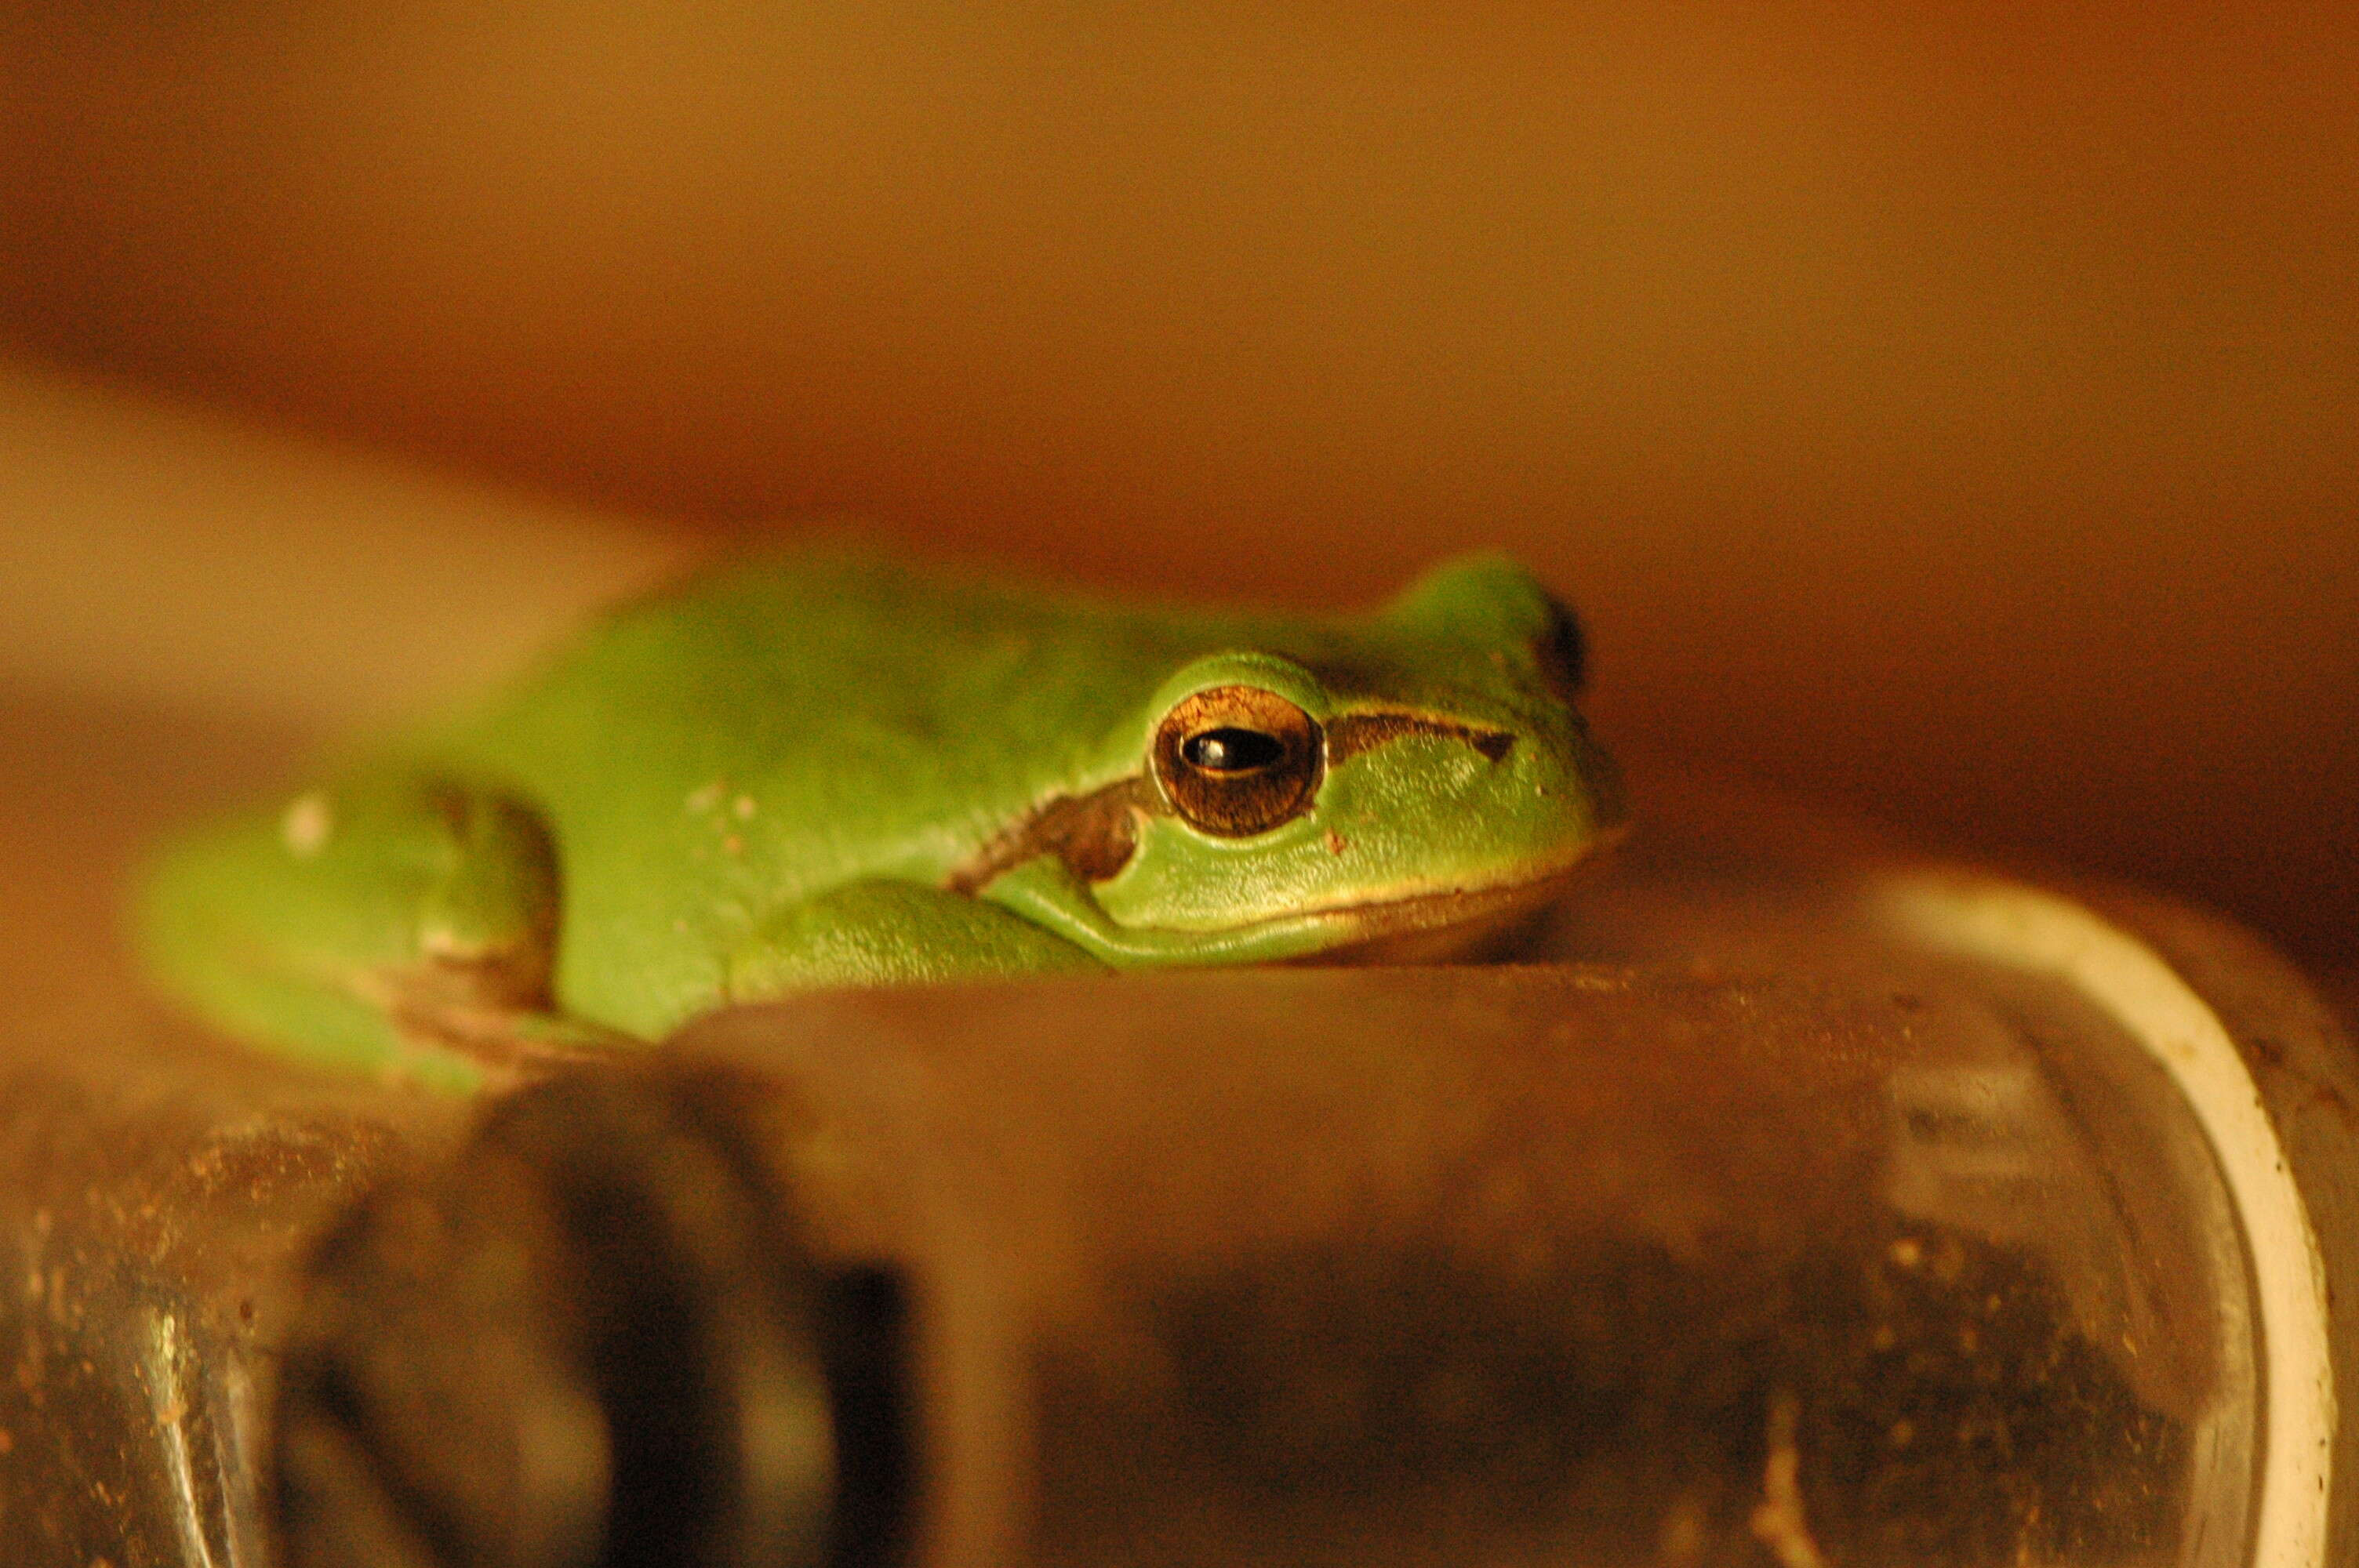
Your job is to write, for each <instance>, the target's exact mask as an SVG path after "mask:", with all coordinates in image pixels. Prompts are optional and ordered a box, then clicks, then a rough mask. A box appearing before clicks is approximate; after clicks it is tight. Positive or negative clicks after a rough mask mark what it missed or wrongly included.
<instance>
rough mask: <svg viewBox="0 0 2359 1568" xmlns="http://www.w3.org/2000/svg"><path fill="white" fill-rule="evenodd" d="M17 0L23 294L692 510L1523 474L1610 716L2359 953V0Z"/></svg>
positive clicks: (1340, 487)
mask: <svg viewBox="0 0 2359 1568" xmlns="http://www.w3.org/2000/svg"><path fill="white" fill-rule="evenodd" d="M5 18H6V19H5V20H0V332H5V336H6V337H7V338H10V339H13V340H14V341H16V343H17V344H18V345H19V346H20V347H25V348H29V349H31V350H33V351H38V352H42V353H46V354H49V355H51V356H54V357H60V358H64V359H68V360H72V361H77V362H85V363H91V364H95V365H98V366H102V367H105V368H108V369H110V370H113V371H114V372H118V373H128V374H131V375H134V376H136V377H140V378H145V379H147V380H149V381H151V382H157V383H161V384H168V385H170V386H173V387H176V388H179V389H183V390H190V391H194V392H196V393H198V394H200V395H204V396H207V397H210V398H213V399H216V400H220V401H223V402H227V403H232V404H235V405H240V406H246V407H248V408H253V409H259V410H263V411H266V412H267V413H269V414H271V415H272V416H277V417H281V418H284V419H288V420H291V421H296V422H299V423H302V424H305V425H309V426H311V427H319V428H321V429H326V430H330V431H334V432H339V433H342V434H346V435H352V436H358V437H361V438H367V439H372V440H378V441H384V442H389V443H396V444H399V445H401V446H405V447H408V448H411V449H417V450H419V451H422V452H425V453H428V454H430V455H431V456H433V457H434V458H436V459H437V460H443V461H447V462H452V463H456V464H460V465H465V466H469V467H472V468H473V469H476V470H483V471H485V472H488V473H490V474H492V475H494V476H495V477H498V478H501V479H503V480H506V481H523V482H526V483H527V484H531V485H535V486H538V487H541V488H543V489H546V490H549V491H553V492H564V493H566V494H569V495H571V496H572V497H575V498H578V499H582V500H586V501H590V502H593V503H603V504H609V505H620V506H626V507H630V508H634V509H639V510H644V511H646V512H648V513H651V514H658V515H660V516H663V517H666V518H670V519H677V520H679V522H680V523H681V524H685V525H689V526H694V527H703V528H737V527H753V526H761V525H765V520H770V519H776V518H779V517H782V516H789V515H791V514H795V513H797V512H799V511H801V510H803V509H806V508H810V507H827V508H831V509H850V510H853V511H857V512H860V513H863V514H868V515H870V516H873V517H875V518H876V519H878V520H879V522H880V524H881V525H882V526H884V527H886V528H888V529H890V530H891V531H892V532H894V533H895V534H897V535H902V536H904V537H907V538H909V539H912V540H917V541H924V542H927V543H929V544H935V545H940V546H947V547H951V548H955V549H958V550H961V551H963V552H967V553H980V554H986V555H994V556H999V557H1012V558H1018V559H1022V560H1027V561H1035V562H1041V563H1048V564H1052V565H1054V566H1056V567H1058V568H1062V569H1064V570H1066V571H1069V572H1071V573H1074V574H1077V575H1082V576H1086V577H1092V578H1097V579H1110V580H1118V581H1122V582H1125V583H1131V584H1144V585H1157V586H1165V587H1171V588H1179V589H1188V590H1190V591H1196V590H1209V591H1219V592H1238V593H1257V594H1275V595H1282V596H1286V597H1291V598H1299V599H1306V600H1346V599H1351V598H1355V597H1363V596H1366V595H1369V594H1372V593H1375V592H1376V591H1379V590H1381V589H1385V588H1386V587H1388V586H1389V585H1391V584H1392V583H1394V582H1395V581H1397V579H1399V578H1401V577H1402V576H1403V575H1405V574H1406V573H1408V571H1409V570H1411V569H1412V568H1413V567H1414V566H1415V565H1416V564H1417V563H1419V562H1420V561H1422V560H1424V559H1425V558H1427V557H1430V556H1431V555H1433V554H1435V553H1436V552H1438V551H1440V550H1442V549H1445V548H1449V547H1451V546H1457V545H1460V544H1463V543H1473V542H1495V543H1504V544H1506V545H1509V546H1513V547H1514V548H1516V549H1517V550H1518V551H1520V552H1522V553H1524V554H1525V555H1526V556H1527V557H1529V558H1530V559H1531V560H1532V561H1533V562H1534V563H1535V564H1537V565H1538V566H1539V567H1541V568H1543V569H1544V570H1545V571H1546V572H1547V573H1548V574H1549V576H1550V577H1551V578H1552V579H1555V580H1557V581H1558V582H1559V583H1560V584H1561V585H1562V586H1563V587H1564V588H1565V589H1567V590H1568V591H1569V593H1570V594H1571V596H1572V597H1573V598H1575V599H1576V600H1578V601H1579V602H1580V603H1581V604H1582V606H1583V608H1584V609H1585V610H1586V611H1587V612H1588V614H1589V617H1590V620H1591V622H1592V623H1593V629H1594V633H1595V637H1596V642H1597V644H1598V648H1599V678H1600V686H1599V690H1598V697H1597V702H1596V707H1597V709H1598V712H1599V715H1600V717H1601V719H1602V720H1603V724H1604V726H1605V727H1606V729H1607V730H1608V731H1609V733H1611V734H1612V735H1613V736H1614V737H1615V738H1616V739H1617V740H1618V741H1621V742H1622V743H1624V744H1625V745H1631V744H1634V743H1635V744H1638V745H1644V746H1647V747H1650V748H1652V749H1655V750H1658V751H1668V752H1672V753H1674V754H1680V755H1685V756H1688V757H1690V758H1692V759H1697V760H1701V761H1703V762H1709V763H1711V764H1713V765H1716V766H1719V767H1723V768H1725V769H1730V770H1734V771H1738V772H1742V773H1750V774H1753V775H1755V776H1756V777H1761V778H1765V779H1768V780H1772V781H1776V782H1779V783H1783V784H1790V785H1793V786H1797V787H1799V788H1800V789H1802V790H1805V791H1807V792H1809V793H1811V794H1814V795H1821V796H1822V797H1827V798H1831V799H1833V800H1836V801H1839V802H1843V803H1848V804H1850V805H1852V806H1856V807H1860V808H1864V809H1866V810H1869V811H1873V812H1875V813H1878V814H1881V815H1883V816H1888V817H1893V818H1897V819H1900V820H1903V821H1908V822H1911V823H1914V824H1917V825H1919V826H1920V827H1923V828H1924V829H1925V830H1926V831H1927V833H1928V834H1929V836H1930V837H1933V838H1937V839H1944V840H1950V841H1956V842H1962V843H1966V844H1970V845H1974V846H1981V847H1998V848H2006V847H2029V848H2032V849H2038V850H2043V851H2047V852H2050V853H2053V854H2055V855H2058V856H2060V857H2062V858H2065V859H2069V860H2074V861H2078V862H2081V863H2084V864H2093V865H2096V866H2099V867H2103V868H2110V869H2113V870H2116V871H2124V872H2126V873H2128V874H2131V875H2134V876H2136V877H2137V878H2139V879H2140V880H2143V881H2151V882H2156V883H2159V884H2162V885H2166V886H2171V887H2176V888H2179V889H2180V890H2183V891H2188V892H2194V893H2196V894H2198V895H2200V896H2203V897H2207V898H2210V899H2212V900H2214V901H2217V902H2220V903H2224V904H2226V905H2227V906H2229V907H2230V908H2232V909H2234V911H2236V912H2238V913H2241V914H2244V915H2245V917H2246V918H2248V919H2250V920H2252V921H2253V922H2255V923H2256V924H2257V925H2260V926H2261V927H2262V928H2263V929H2265V930H2267V931H2269V932H2271V933H2273V934H2275V935H2277V936H2278V937H2280V938H2281V939H2283V940H2285V941H2286V942H2288V944H2289V945H2291V946H2294V947H2295V948H2296V949H2297V950H2298V951H2299V952H2301V953H2304V954H2306V955H2308V956H2310V957H2312V958H2313V959H2321V960H2326V961H2331V962H2340V963H2351V962H2354V961H2359V936H2354V931H2359V915H2354V911H2355V910H2359V869H2354V868H2355V867H2359V439H2354V432H2355V431H2359V240H2355V239H2354V236H2359V6H2353V5H2349V4H2347V3H2338V4H2320V5H2209V6H2198V5H2191V4H2159V5H2154V4H2127V3H2122V4H2114V5H2103V6H2078V7H2067V6H2061V5H2040V4H2038V3H2037V0H2029V3H2023V4H2009V5H2002V4H1982V5H1964V4H1957V3H1950V4H1932V5H1921V6H1913V7H1912V6H1874V5H1864V4H1853V5H1834V4H1821V5H1799V6H1780V5H1763V4H1753V3H1747V0H1699V3H1698V4H1695V5H1688V6H1684V7H1661V6H1636V5H1632V6H1609V5H1565V6H1558V5H1531V4H1508V3H1506V0H1497V3H1494V4H1488V5H1456V6H1444V5H1438V4H1432V3H1430V0H1428V3H1424V4H1419V3H1416V0H1394V3H1387V4H1376V5H1297V6H1292V7H1281V6H1268V5H1260V6H1248V5H1234V4H1223V5H1199V6H1196V7H1192V8H1187V9H1185V10H1184V11H1180V12H1179V13H1178V14H1176V15H1169V16H1164V15H1159V14H1158V13H1157V12H1156V10H1155V9H1154V8H1137V7H1132V8H1119V9H1117V8H1108V7H1087V6H1066V5H1037V4H1022V3H1018V4H1015V5H980V4H974V3H973V0H967V3H964V4H958V3H951V0H936V3H933V4H912V5H900V6H891V5H814V4H810V3H809V0H803V3H800V4H795V3H788V4H782V5H777V6H724V5H668V6H646V5H638V4H627V5H626V4H622V3H620V0H607V3H603V4H601V3H597V0H572V3H569V0H540V3H538V4H527V5H504V6H503V5H484V4H480V3H478V4H472V5H461V4H456V3H446V4H440V5H437V4H422V5H406V6H401V7H386V8H382V9H380V8H377V7H364V6H359V5H342V4H332V3H329V0H277V3H252V0H249V3H246V4H222V5H190V4H176V3H173V0H163V3H160V4H158V3H155V0H121V3H118V4H113V5H107V4H97V3H91V0H84V3H82V4H72V3H52V4H47V5H37V4H31V3H23V4H20V5H18V6H17V8H16V9H15V10H11V11H8V12H6V13H5ZM0 460H5V455H0ZM317 527H318V528H319V529H320V530H321V531H322V532H323V533H329V532H332V531H333V530H334V529H335V528H336V527H337V519H336V518H335V517H333V516H322V517H321V518H319V520H318V522H317Z"/></svg>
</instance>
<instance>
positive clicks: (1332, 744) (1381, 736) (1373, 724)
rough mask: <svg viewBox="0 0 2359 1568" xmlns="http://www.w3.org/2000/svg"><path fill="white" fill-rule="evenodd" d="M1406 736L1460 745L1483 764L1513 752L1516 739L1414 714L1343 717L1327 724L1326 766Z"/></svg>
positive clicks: (1353, 715) (1494, 731)
mask: <svg viewBox="0 0 2359 1568" xmlns="http://www.w3.org/2000/svg"><path fill="white" fill-rule="evenodd" d="M1408 735H1438V736H1440V737H1441V738H1442V739H1444V740H1449V741H1464V742H1466V744H1468V745H1469V746H1472V747H1473V748H1474V749H1475V750H1476V751H1477V752H1482V753H1483V755H1484V758H1486V759H1487V760H1489V761H1491V762H1500V761H1502V760H1504V759H1505V758H1506V755H1507V753H1508V752H1512V751H1514V750H1515V749H1516V738H1515V737H1514V736H1513V735H1510V734H1508V733H1507V732H1506V730H1477V729H1476V728H1474V727H1473V725H1471V724H1459V723H1454V722H1452V721H1451V720H1450V719H1426V718H1422V717H1420V716H1419V715H1418V714H1414V713H1346V714H1344V715H1343V716H1342V717H1341V718H1337V719H1329V720H1328V721H1327V765H1328V766H1329V767H1331V768H1332V767H1334V766H1336V765H1337V764H1339V763H1341V762H1343V761H1344V759H1346V758H1348V757H1356V756H1358V755H1359V754H1360V753H1361V752H1373V751H1375V749H1376V748H1377V747H1379V746H1382V745H1385V744H1386V743H1388V742H1390V741H1397V740H1400V739H1401V738H1402V737H1404V736H1408Z"/></svg>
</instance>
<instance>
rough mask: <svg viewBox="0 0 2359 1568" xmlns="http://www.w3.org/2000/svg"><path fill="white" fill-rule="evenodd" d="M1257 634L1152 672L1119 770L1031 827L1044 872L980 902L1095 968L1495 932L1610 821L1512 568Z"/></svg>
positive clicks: (1476, 563) (1446, 573) (1574, 679)
mask: <svg viewBox="0 0 2359 1568" xmlns="http://www.w3.org/2000/svg"><path fill="white" fill-rule="evenodd" d="M1268 641H1269V643H1271V644H1272V645H1269V646H1257V647H1250V648H1234V647H1233V648H1228V649H1224V650H1223V651H1219V652H1214V653H1211V654H1204V655H1201V656H1199V657H1195V658H1192V659H1190V660H1188V661H1187V662H1186V663H1185V664H1184V665H1182V666H1181V667H1180V668H1179V669H1177V670H1176V671H1174V672H1173V673H1172V674H1171V675H1170V676H1169V678H1168V679H1167V680H1165V681H1164V683H1163V684H1162V686H1161V687H1160V689H1159V690H1158V691H1157V692H1156V693H1155V695H1154V697H1152V699H1151V700H1150V701H1149V702H1148V703H1147V705H1146V707H1145V708H1144V710H1143V711H1142V712H1140V713H1138V714H1137V715H1136V716H1135V718H1134V719H1133V720H1132V721H1131V722H1130V724H1129V725H1127V726H1126V727H1125V731H1124V733H1123V734H1121V735H1119V736H1117V737H1116V738H1115V741H1114V745H1115V746H1116V747H1117V748H1119V749H1120V750H1121V751H1125V752H1127V755H1128V757H1129V758H1131V759H1134V760H1133V761H1131V762H1129V763H1128V767H1129V768H1130V770H1131V772H1130V773H1129V776H1128V777H1127V778H1126V779H1125V781H1123V782H1121V783H1118V784H1113V785H1109V786H1108V787H1107V788H1105V789H1102V790H1100V791H1098V792H1096V793H1095V794H1094V795H1090V796H1087V797H1083V798H1080V799H1076V800H1073V801H1070V802H1066V803H1060V807H1059V808H1058V809H1056V810H1053V811H1051V812H1050V813H1049V814H1047V815H1046V816H1044V817H1043V818H1042V819H1041V820H1040V821H1039V822H1038V824H1037V827H1038V830H1039V831H1040V834H1041V837H1040V838H1038V839H1037V840H1036V848H1038V849H1053V850H1054V851H1055V855H1054V859H1055V860H1057V862H1058V867H1059V868H1060V870H1061V872H1062V873H1063V874H1061V875H1058V874H1052V871H1049V870H1047V869H1043V870H1035V871H1031V872H1030V873H1029V874H1027V875H1026V876H1023V877H1016V878H1010V879H1008V885H1007V886H1006V887H1005V888H1004V889H1002V888H995V890H994V894H995V896H997V897H1000V898H1002V899H1004V900H1005V901H1006V902H1010V903H1021V904H1024V905H1026V906H1027V913H1028V914H1031V915H1032V916H1033V917H1034V918H1036V919H1041V920H1044V921H1047V922H1048V923H1049V924H1051V925H1054V926H1055V927H1056V928H1058V929H1060V930H1061V931H1063V932H1064V933H1065V934H1067V935H1071V936H1072V937H1073V938H1074V939H1075V940H1077V941H1081V942H1082V943H1083V944H1084V945H1085V946H1091V947H1092V948H1093V950H1095V951H1097V952H1098V953H1099V954H1100V956H1101V957H1104V958H1106V959H1108V960H1109V961H1111V962H1114V963H1116V964H1123V963H1142V962H1155V961H1158V960H1159V961H1169V962H1200V963H1218V962H1233V961H1245V960H1254V959H1261V958H1271V957H1295V956H1299V955H1302V954H1306V953H1311V952H1318V951H1322V950H1325V949H1329V948H1333V947H1340V946H1349V945H1353V944H1357V943H1362V942H1366V941H1370V940H1374V939H1376V938H1380V937H1391V936H1396V935H1405V934H1408V933H1412V932H1421V931H1431V930H1436V929H1440V928H1449V927H1459V926H1476V925H1491V924H1495V923H1496V922H1497V921H1498V920H1499V919H1502V918H1505V917H1506V916H1507V915H1509V914H1514V913H1515V912H1517V911H1518V910H1521V909H1525V908H1529V907H1531V906H1533V905H1534V904H1535V903H1538V901H1539V900H1540V899H1542V898H1544V897H1545V896H1546V894H1547V893H1548V892H1549V891H1551V890H1552V888H1553V886H1554V885H1555V884H1556V883H1557V882H1558V881H1560V880H1561V879H1562V878H1563V877H1564V876H1565V875H1566V874H1567V873H1568V872H1569V871H1571V869H1572V868H1573V867H1574V866H1575V864H1577V863H1578V862H1579V861H1581V860H1582V859H1583V858H1584V857H1585V856H1587V855H1588V854H1589V853H1590V851H1591V850H1593V849H1595V848H1596V847H1597V846H1598V845H1599V843H1600V842H1601V841H1603V839H1605V838H1608V837H1610V836H1611V835H1612V834H1613V833H1614V831H1615V830H1616V829H1617V828H1618V827H1619V825H1620V822H1621V817H1622V804H1621V797H1620V792H1619V788H1618V784H1617V781H1616V778H1615V775H1614V770H1613V765H1612V763H1611V762H1610V761H1609V760H1608V759H1607V758H1606V756H1605V754H1604V753H1603V752H1602V751H1601V750H1600V749H1599V748H1598V746H1597V745H1596V743H1595V742H1594V741H1592V740H1591V739H1590V737H1589V733H1588V730H1586V728H1585V727H1584V726H1583V725H1582V720H1581V717H1580V715H1579V714H1578V713H1577V712H1576V711H1575V709H1574V707H1573V698H1574V696H1575V694H1576V692H1577V690H1578V688H1579V687H1580V684H1581V679H1582V641H1581V635H1580V633H1579V630H1578V628H1577V626H1576V625H1575V623H1574V622H1573V620H1572V618H1571V615H1570V614H1569V613H1568V612H1567V611H1565V610H1564V609H1563V607H1562V606H1560V604H1558V603H1557V602H1556V601H1555V600H1553V599H1551V598H1550V597H1549V594H1548V592H1547V591H1546V589H1543V588H1542V587H1541V586H1540V584H1539V583H1538V581H1537V580H1536V579H1534V578H1533V577H1532V576H1531V574H1530V573H1529V572H1527V571H1526V570H1525V569H1524V568H1521V567H1520V566H1517V565H1516V564H1515V563H1513V562H1511V561H1508V560H1506V559H1504V558H1501V557H1494V556H1483V557H1470V558H1467V559H1464V560H1460V561H1455V562H1452V563H1450V564H1447V565H1445V566H1443V567H1440V568H1437V569H1436V570H1434V571H1432V572H1431V573H1430V574H1429V575H1427V576H1426V577H1425V578H1423V579H1420V580H1419V581H1418V582H1417V583H1416V584H1414V585H1413V586H1412V587H1411V588H1409V589H1408V591H1406V592H1405V593H1403V594H1402V595H1401V596H1400V597H1399V598H1398V599H1397V600H1394V601H1393V602H1392V603H1391V604H1389V605H1387V606H1386V607H1385V608H1384V609H1383V610H1382V611H1378V612H1377V613H1375V614H1374V615H1371V616H1368V617H1364V618H1362V619H1359V620H1355V621H1350V622H1342V623H1336V624H1327V625H1320V626H1308V627H1297V628H1294V629H1291V630H1281V631H1278V632H1276V633H1269V634H1268ZM1142 764H1143V765H1142ZM1083 904H1085V905H1086V906H1087V907H1081V905H1083Z"/></svg>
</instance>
